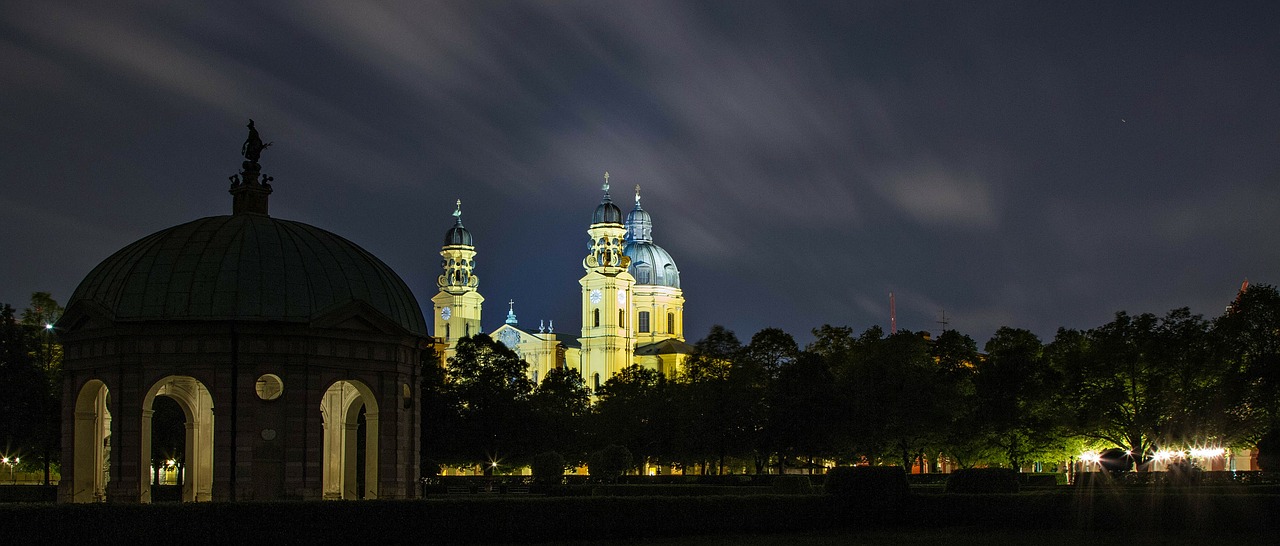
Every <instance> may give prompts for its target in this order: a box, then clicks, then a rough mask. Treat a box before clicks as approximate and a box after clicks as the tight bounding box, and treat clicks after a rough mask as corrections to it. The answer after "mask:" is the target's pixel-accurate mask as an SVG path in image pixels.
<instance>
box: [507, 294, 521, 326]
mask: <svg viewBox="0 0 1280 546" xmlns="http://www.w3.org/2000/svg"><path fill="white" fill-rule="evenodd" d="M507 305H508V306H509V307H507V324H510V325H512V326H515V325H516V324H519V321H517V320H516V300H509V301H507Z"/></svg>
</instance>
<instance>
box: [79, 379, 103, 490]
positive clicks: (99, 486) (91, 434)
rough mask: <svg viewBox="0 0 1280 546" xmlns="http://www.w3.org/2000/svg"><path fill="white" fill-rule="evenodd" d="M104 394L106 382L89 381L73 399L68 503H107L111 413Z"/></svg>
mask: <svg viewBox="0 0 1280 546" xmlns="http://www.w3.org/2000/svg"><path fill="white" fill-rule="evenodd" d="M107 395H108V390H107V385H106V384H105V383H103V382H102V381H99V380H97V379H90V380H89V381H86V382H85V384H84V386H82V387H81V388H80V394H79V395H77V396H76V406H75V425H74V427H75V430H74V432H73V436H72V441H73V442H74V447H73V453H74V455H73V458H74V460H73V461H71V465H72V470H71V475H72V484H71V502H101V501H104V500H106V495H107V482H109V481H111V474H110V471H109V470H108V466H109V464H110V461H111V412H110V411H109V410H108V409H107Z"/></svg>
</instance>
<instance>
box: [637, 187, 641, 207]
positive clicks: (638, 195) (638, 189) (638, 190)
mask: <svg viewBox="0 0 1280 546" xmlns="http://www.w3.org/2000/svg"><path fill="white" fill-rule="evenodd" d="M636 206H637V207H639V206H640V184H636Z"/></svg>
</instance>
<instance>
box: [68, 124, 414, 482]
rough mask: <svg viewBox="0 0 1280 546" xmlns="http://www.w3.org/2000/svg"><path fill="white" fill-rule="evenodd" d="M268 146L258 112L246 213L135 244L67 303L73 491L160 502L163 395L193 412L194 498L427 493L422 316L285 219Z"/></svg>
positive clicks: (374, 262) (341, 243)
mask: <svg viewBox="0 0 1280 546" xmlns="http://www.w3.org/2000/svg"><path fill="white" fill-rule="evenodd" d="M269 145H270V144H263V143H262V141H261V139H260V138H259V136H258V133H257V131H256V130H255V129H254V127H253V122H252V121H250V122H249V138H248V139H247V141H246V142H245V145H244V149H243V154H244V157H245V160H244V162H243V164H242V171H241V172H240V173H239V174H238V175H236V176H232V177H231V181H232V184H231V189H230V193H231V195H232V214H230V215H228V216H211V217H208V218H201V219H198V220H195V221H192V222H188V223H185V224H181V225H178V226H174V227H171V228H168V229H165V230H161V231H159V232H156V233H154V234H152V235H149V236H147V237H144V238H142V239H140V240H138V241H136V242H134V243H132V244H130V245H128V246H126V247H124V248H123V249H121V250H120V251H118V252H116V253H115V254H113V255H111V256H110V257H108V258H107V259H106V260H104V261H103V262H102V263H101V264H99V265H98V266H97V267H95V268H94V269H93V270H92V271H91V272H90V273H89V274H88V276H86V277H85V279H84V281H82V282H81V283H80V285H79V287H78V288H76V290H75V292H74V293H73V294H72V296H71V298H70V299H69V300H68V302H67V311H66V313H65V314H64V316H63V318H62V319H61V320H60V321H59V323H58V324H57V329H58V331H59V334H60V336H61V338H62V341H63V344H64V350H65V360H64V370H65V381H64V385H63V400H64V404H63V444H62V445H63V456H62V461H63V466H62V482H61V484H60V486H59V499H60V500H61V501H63V502H92V501H100V500H108V501H119V502H150V501H151V497H152V483H153V481H154V476H155V475H156V473H157V472H156V469H157V466H158V465H160V464H161V463H160V462H159V461H156V460H153V456H152V446H151V444H152V416H153V414H154V412H155V410H154V409H153V404H154V402H155V400H156V397H168V398H170V399H172V400H174V401H175V402H177V405H178V407H180V408H181V411H182V415H183V418H184V419H185V446H184V447H185V449H183V450H182V453H183V460H182V461H180V464H181V467H182V499H183V500H185V501H204V500H215V501H226V500H247V499H256V500H263V499H321V498H324V499H357V498H365V499H369V498H408V497H413V496H416V492H417V482H418V477H419V461H418V449H419V430H420V428H419V422H418V420H419V416H418V410H417V408H418V400H419V393H418V391H417V387H418V385H419V376H420V366H421V364H422V359H423V355H424V352H426V350H427V349H428V348H429V347H431V343H432V340H431V338H430V337H429V335H428V333H427V327H426V324H425V321H424V320H423V315H422V311H421V309H420V308H419V306H418V302H417V300H416V299H414V296H413V294H412V292H411V291H410V290H409V288H408V286H406V285H405V283H404V281H403V280H401V279H400V277H399V276H397V275H396V273H395V272H394V271H392V270H391V268H389V267H387V265H386V264H384V263H383V262H382V261H380V260H379V259H378V258H377V257H375V256H373V255H372V254H370V253H369V252H368V251H366V250H364V249H362V248H360V247H359V246H357V245H356V244H355V243H352V242H351V241H348V240H346V239H344V238H342V237H340V236H338V235H335V234H333V233H330V232H328V231H325V230H323V229H320V228H317V227H314V226H310V225H307V224H303V223H300V222H293V221H289V220H282V219H277V218H272V217H271V216H269V215H268V207H267V205H268V197H269V196H270V194H271V192H272V187H271V184H270V183H271V181H272V179H271V178H270V177H263V176H262V175H261V168H260V166H259V164H258V159H259V156H260V153H261V151H262V150H263V149H264V148H266V147H267V146H269Z"/></svg>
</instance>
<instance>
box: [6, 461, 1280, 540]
mask: <svg viewBox="0 0 1280 546" xmlns="http://www.w3.org/2000/svg"><path fill="white" fill-rule="evenodd" d="M843 472H848V478H849V479H850V480H853V481H854V482H855V483H856V482H858V481H860V480H861V481H863V483H862V484H861V486H866V485H867V484H869V483H881V484H885V485H888V484H890V483H891V482H893V481H894V480H892V479H891V478H889V477H888V476H887V473H881V474H877V473H876V472H875V471H873V472H865V471H864V472H854V471H843ZM836 475H839V473H837V474H836ZM873 476H874V477H873ZM899 477H900V476H899ZM841 479H843V478H837V479H836V480H835V482H834V485H835V486H836V489H837V490H841V491H851V490H856V489H855V487H859V486H850V485H849V484H841V483H840V480H841ZM896 489H897V486H895V485H889V486H888V489H887V490H896ZM864 490H865V489H864ZM883 499H884V497H874V496H870V497H849V496H833V495H744V496H717V497H628V496H610V497H564V498H544V497H500V498H499V497H484V498H474V497H455V498H449V499H442V500H416V501H365V502H276V503H265V502H255V503H248V502H246V503H195V504H178V503H170V504H152V505H120V504H100V505H56V504H11V505H4V506H0V518H3V520H4V521H6V522H7V523H6V529H5V531H6V533H7V534H8V535H7V536H10V537H22V539H23V540H24V541H26V542H33V543H45V542H52V543H77V542H82V541H83V542H92V543H131V542H147V543H149V542H154V541H155V540H157V539H158V537H159V536H160V535H157V534H156V533H163V536H173V537H184V541H194V542H199V543H206V542H207V543H242V542H255V543H270V542H279V543H289V544H294V543H309V542H315V543H334V542H345V541H358V542H365V543H377V542H391V543H474V542H508V543H509V542H553V541H567V540H579V541H582V540H600V541H603V540H616V539H621V538H627V539H644V538H649V537H659V536H673V535H691V534H727V533H734V534H762V533H773V532H795V531H801V530H816V529H830V528H858V527H866V526H872V525H891V526H910V527H954V526H964V527H980V528H997V529H1019V530H1022V529H1071V528H1074V529H1089V530H1118V531H1120V532H1145V531H1155V532H1159V533H1163V534H1166V535H1167V534H1169V533H1176V532H1180V531H1184V530H1195V531H1199V532H1202V533H1203V532H1210V531H1231V532H1233V533H1237V534H1238V533H1272V532H1275V531H1277V530H1280V521H1278V520H1277V518H1274V517H1273V515H1274V514H1276V513H1280V496H1277V495H1241V494H1236V495H1206V494H1160V493H1157V492H1153V491H1152V490H1124V489H1121V490H1113V491H1108V492H1105V493H1099V494H1088V493H1085V492H1082V491H1080V490H1071V489H1065V490H1063V491H1057V492H1038V493H1022V494H1018V495H954V494H943V495H910V496H906V497H903V498H902V499H900V500H903V501H905V502H907V503H909V505H910V507H911V509H910V510H901V509H888V508H887V507H886V505H885V504H884V503H882V502H879V501H882V500H883ZM922 514H927V517H921V515H922ZM157 525H159V527H157Z"/></svg>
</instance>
